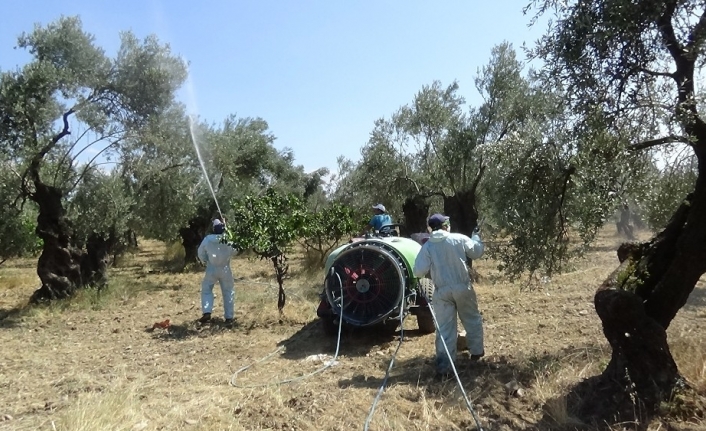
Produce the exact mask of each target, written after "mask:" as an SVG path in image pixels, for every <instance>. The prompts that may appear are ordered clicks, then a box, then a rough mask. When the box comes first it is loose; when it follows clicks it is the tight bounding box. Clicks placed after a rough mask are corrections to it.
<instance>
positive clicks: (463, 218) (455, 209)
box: [444, 189, 478, 236]
mask: <svg viewBox="0 0 706 431" xmlns="http://www.w3.org/2000/svg"><path fill="white" fill-rule="evenodd" d="M444 215H447V216H449V217H451V231H453V232H459V233H462V234H464V235H467V236H471V235H472V234H473V229H475V227H476V226H477V225H478V211H477V210H476V191H475V189H472V190H465V191H459V192H456V194H455V195H453V196H444Z"/></svg>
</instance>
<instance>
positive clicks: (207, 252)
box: [198, 219, 238, 325]
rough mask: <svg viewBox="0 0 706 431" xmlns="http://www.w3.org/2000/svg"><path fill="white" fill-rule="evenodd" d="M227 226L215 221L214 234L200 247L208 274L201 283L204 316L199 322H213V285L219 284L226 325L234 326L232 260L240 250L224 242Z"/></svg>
mask: <svg viewBox="0 0 706 431" xmlns="http://www.w3.org/2000/svg"><path fill="white" fill-rule="evenodd" d="M223 232H225V225H224V224H223V222H221V221H220V220H218V219H216V220H213V233H212V234H210V235H206V237H205V238H204V239H203V241H202V242H201V245H199V250H198V257H199V260H201V262H203V263H204V264H205V265H206V273H205V275H204V277H203V282H202V283H201V311H202V312H203V316H201V318H200V319H199V322H201V323H206V322H208V321H210V320H211V312H212V311H213V285H214V284H216V282H218V284H219V285H220V286H221V293H222V294H223V310H224V317H225V322H226V324H229V325H230V324H232V323H233V321H234V320H233V319H234V313H235V290H234V283H233V273H232V272H231V270H230V258H231V257H233V256H235V255H236V254H237V253H238V250H237V249H236V248H234V247H232V246H231V245H228V244H224V243H223V241H222V237H223Z"/></svg>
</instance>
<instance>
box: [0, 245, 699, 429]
mask: <svg viewBox="0 0 706 431" xmlns="http://www.w3.org/2000/svg"><path fill="white" fill-rule="evenodd" d="M645 235H646V234H645ZM620 241H621V238H619V237H617V236H615V235H614V234H613V232H608V231H607V232H605V233H604V234H603V236H602V237H601V240H600V241H599V243H598V244H597V245H596V246H595V247H594V248H593V249H592V250H591V252H590V253H589V254H588V255H587V257H586V258H585V259H583V260H581V261H580V262H577V263H576V265H575V268H573V269H572V271H571V272H568V273H566V274H563V275H560V276H557V277H554V278H553V279H551V280H550V281H549V282H545V283H541V284H539V285H537V286H535V287H534V289H532V290H530V289H523V288H522V287H523V284H521V283H516V284H513V283H509V282H507V281H506V280H504V279H503V278H502V277H501V276H500V274H498V273H497V272H496V271H495V269H494V267H495V263H494V262H492V261H489V260H481V261H479V262H478V263H477V268H478V270H479V272H480V274H481V275H482V276H483V277H482V279H481V281H480V282H479V283H477V285H476V289H477V291H478V296H479V301H480V307H481V309H482V311H483V314H484V318H485V328H486V353H487V356H486V358H484V360H483V361H481V362H480V363H471V362H470V360H469V359H468V357H467V354H466V353H463V354H460V355H459V357H458V360H457V365H458V368H459V372H460V375H461V379H462V381H463V383H464V387H465V389H466V391H467V392H468V394H469V395H470V397H471V400H472V403H473V407H474V408H475V410H476V412H477V413H478V416H479V417H480V420H481V422H482V424H483V426H484V428H486V429H489V430H508V431H509V430H545V429H574V428H576V427H577V426H579V425H580V424H578V423H576V421H575V419H573V418H572V417H571V416H570V414H569V413H568V412H567V411H566V402H565V398H564V396H563V394H565V393H566V388H567V387H569V386H570V385H572V384H574V383H576V382H578V381H580V380H581V379H582V378H585V377H587V376H591V375H595V374H597V373H598V372H599V371H600V370H601V369H602V367H603V366H605V364H606V363H607V360H608V358H609V354H610V350H609V348H608V346H607V343H606V341H605V339H604V337H603V336H602V332H601V326H600V321H599V319H598V317H597V316H596V314H595V311H594V309H593V304H592V298H593V293H594V291H595V288H596V287H597V286H598V285H599V284H600V282H601V281H602V280H603V279H604V278H605V277H606V276H607V275H608V274H609V273H610V272H611V271H612V270H613V269H614V268H615V267H616V265H617V258H616V257H615V252H614V250H615V249H616V247H617V245H618V244H619V243H620ZM173 254H174V250H173V249H167V248H165V246H164V245H163V244H161V243H156V242H149V241H143V242H141V244H140V250H139V252H138V253H136V254H134V255H130V256H127V257H125V258H123V259H122V260H121V261H120V262H119V264H118V265H117V267H115V268H114V269H112V271H111V272H112V281H111V284H110V287H109V289H107V290H106V291H103V292H95V291H83V292H81V293H80V295H79V296H78V297H77V298H75V299H73V300H71V301H64V302H59V303H56V304H53V305H51V306H48V307H39V308H27V307H25V304H26V300H27V298H28V297H29V295H30V294H31V293H32V291H33V290H34V289H35V288H36V287H37V285H38V279H37V277H36V274H35V272H34V265H35V263H36V262H35V261H34V260H16V261H11V262H6V263H5V264H3V265H2V266H0V345H1V346H2V347H1V351H0V430H18V431H19V430H127V431H138V430H201V429H203V430H343V429H363V424H364V422H365V419H366V417H367V415H368V412H369V410H370V407H371V404H372V402H373V399H374V397H375V394H376V391H377V388H378V387H379V385H380V384H381V382H382V379H383V377H384V375H385V370H386V369H387V367H388V363H389V360H390V357H391V355H392V353H393V352H394V351H395V348H396V347H397V344H398V340H399V333H397V334H396V335H394V336H387V337H386V336H384V335H382V334H376V333H371V332H370V331H367V332H366V331H344V333H343V337H342V340H341V346H340V355H339V357H338V362H337V363H336V364H335V365H334V366H332V367H330V368H328V369H326V370H325V371H323V372H321V373H319V374H316V375H313V376H311V377H307V378H305V379H301V380H299V381H296V382H293V383H290V384H282V385H277V384H275V383H276V382H279V381H281V380H285V379H288V378H292V377H297V376H301V375H304V374H307V373H311V372H313V371H315V370H317V369H319V368H321V367H322V361H321V360H320V359H317V358H316V357H315V356H314V355H319V354H325V355H332V354H333V353H334V351H335V347H336V339H335V338H330V337H326V336H324V335H323V331H322V328H321V327H320V325H319V323H318V321H317V319H316V312H315V308H316V305H317V300H316V298H317V294H318V292H319V291H320V282H321V278H322V277H321V275H319V274H315V275H307V274H303V273H301V274H294V275H293V278H292V279H291V280H288V283H289V286H288V292H289V299H288V303H287V306H286V307H285V313H284V315H283V316H280V315H279V314H278V313H277V309H276V301H277V290H276V288H275V287H274V286H273V284H274V283H273V281H272V277H271V273H272V270H271V268H270V267H269V266H268V264H267V262H259V261H252V260H248V259H246V258H237V259H236V260H235V261H234V263H233V269H234V273H235V275H236V278H237V279H238V280H237V281H236V289H237V299H236V309H237V311H236V318H237V320H238V325H237V326H235V327H233V328H228V327H226V326H225V325H223V319H222V316H221V313H222V308H221V307H220V306H221V303H220V295H218V298H217V300H216V303H217V308H216V309H215V310H214V316H218V318H217V319H216V320H215V322H214V323H213V324H211V325H208V326H204V327H201V326H199V325H198V324H197V323H196V319H197V318H198V317H200V309H199V285H200V281H201V277H202V273H201V272H192V273H173V272H169V271H168V270H167V269H166V268H168V267H169V264H168V261H169V260H170V259H172V258H173ZM291 267H292V270H293V271H295V272H296V270H297V268H298V267H299V265H298V262H297V260H296V259H295V260H294V261H293V262H292V264H291ZM545 281H546V280H545ZM216 290H217V289H216ZM705 305H706V286H704V283H703V281H702V282H701V283H699V286H698V287H697V289H696V290H695V291H694V293H693V294H692V296H691V298H690V299H689V303H688V304H687V305H686V306H685V307H684V308H683V309H682V310H681V312H680V313H679V315H678V316H677V318H676V319H675V320H674V322H673V324H672V325H671V326H670V328H669V337H670V342H671V345H672V346H673V354H674V356H675V359H676V361H677V363H678V365H679V368H680V370H681V371H682V373H683V374H684V375H685V376H686V377H687V378H688V379H689V380H690V382H691V383H692V384H693V385H694V386H696V387H697V388H700V390H702V391H704V392H706V341H705V340H704V328H705V326H706V307H705ZM166 319H169V321H170V327H169V328H168V329H161V328H156V329H155V328H154V324H155V323H157V322H163V321H165V320H166ZM433 345H434V336H433V335H420V334H418V333H417V332H416V321H415V317H414V316H410V317H409V318H408V319H407V320H406V321H405V340H404V342H403V343H402V346H401V348H400V350H399V354H398V355H397V359H396V362H395V366H394V368H393V369H392V373H391V377H390V380H389V382H388V388H387V390H386V392H385V393H384V394H383V396H382V398H381V400H380V402H379V404H378V405H377V409H376V411H375V415H374V417H373V419H372V422H371V424H370V430H402V429H405V430H470V429H475V424H474V421H473V419H472V417H471V415H470V413H469V412H468V410H467V409H466V407H465V403H464V401H463V398H462V397H461V393H460V391H459V389H458V388H457V387H456V385H455V382H453V381H444V382H442V381H437V380H435V379H434V369H433V367H432V358H433V349H434V347H433ZM278 349H279V350H278ZM272 352H275V353H274V354H273V355H271V356H270V357H268V358H267V359H266V360H264V361H262V362H259V363H256V364H255V365H253V366H252V367H251V368H249V369H248V370H246V371H244V372H242V373H239V374H238V375H237V376H235V377H236V378H235V379H232V377H233V374H234V372H235V371H236V370H238V369H239V368H241V367H243V366H245V365H248V364H251V363H253V362H255V361H257V360H259V359H261V358H263V357H265V356H266V355H268V354H270V353H272ZM231 380H234V382H233V383H234V384H235V385H236V386H237V387H235V386H233V385H231ZM508 388H510V389H508ZM517 388H521V389H522V390H521V391H519V393H518V392H517V391H516V389H517ZM670 427H671V428H670ZM623 428H625V429H633V428H635V427H634V426H633V425H631V424H623V425H616V426H614V427H613V429H615V430H618V429H623ZM643 429H648V430H655V431H656V430H661V429H691V430H696V429H706V422H700V421H699V420H698V419H696V418H694V419H693V420H691V421H685V422H677V421H668V420H656V421H654V422H653V423H652V424H648V425H647V426H646V427H644V428H643Z"/></svg>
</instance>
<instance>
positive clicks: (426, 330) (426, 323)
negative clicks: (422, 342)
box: [417, 278, 436, 334]
mask: <svg viewBox="0 0 706 431" xmlns="http://www.w3.org/2000/svg"><path fill="white" fill-rule="evenodd" d="M418 288H419V293H420V294H421V295H422V296H423V297H424V303H425V305H423V306H421V307H419V310H418V311H417V326H418V327H419V332H421V333H422V334H433V333H434V332H435V331H436V326H434V318H433V317H432V316H431V310H430V309H429V307H431V299H432V297H433V296H434V289H435V286H434V282H433V281H431V280H430V279H428V278H422V279H420V280H419V284H418Z"/></svg>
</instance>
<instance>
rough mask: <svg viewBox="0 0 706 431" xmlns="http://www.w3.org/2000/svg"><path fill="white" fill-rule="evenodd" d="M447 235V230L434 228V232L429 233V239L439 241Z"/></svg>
mask: <svg viewBox="0 0 706 431" xmlns="http://www.w3.org/2000/svg"><path fill="white" fill-rule="evenodd" d="M448 236H449V232H447V231H445V230H443V229H439V230H435V231H434V232H432V233H431V235H429V241H431V242H441V241H443V240H445V239H446V238H447V237H448Z"/></svg>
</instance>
